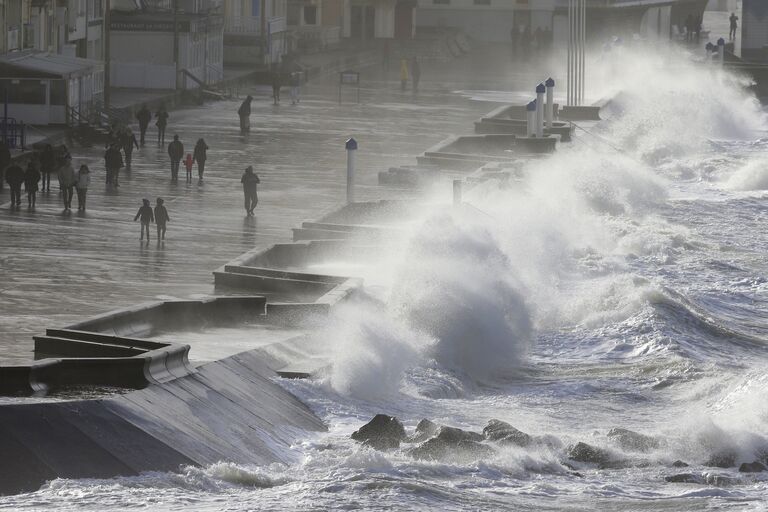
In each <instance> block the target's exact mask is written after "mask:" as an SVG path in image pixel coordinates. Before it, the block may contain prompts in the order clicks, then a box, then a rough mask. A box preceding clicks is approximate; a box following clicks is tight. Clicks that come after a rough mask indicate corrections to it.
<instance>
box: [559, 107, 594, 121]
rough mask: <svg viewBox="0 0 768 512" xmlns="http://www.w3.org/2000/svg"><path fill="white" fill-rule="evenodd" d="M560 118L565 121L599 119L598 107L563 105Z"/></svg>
mask: <svg viewBox="0 0 768 512" xmlns="http://www.w3.org/2000/svg"><path fill="white" fill-rule="evenodd" d="M560 119H565V120H567V121H600V107H596V106H583V107H575V106H565V107H563V110H562V111H561V112H560Z"/></svg>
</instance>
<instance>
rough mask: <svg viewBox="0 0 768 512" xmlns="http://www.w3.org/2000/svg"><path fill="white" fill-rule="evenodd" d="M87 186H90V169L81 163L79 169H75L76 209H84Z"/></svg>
mask: <svg viewBox="0 0 768 512" xmlns="http://www.w3.org/2000/svg"><path fill="white" fill-rule="evenodd" d="M89 186H91V170H90V169H89V168H88V166H87V165H85V164H83V165H81V166H80V170H79V171H77V182H76V183H75V190H76V191H77V209H78V211H85V196H86V194H87V193H88V187H89Z"/></svg>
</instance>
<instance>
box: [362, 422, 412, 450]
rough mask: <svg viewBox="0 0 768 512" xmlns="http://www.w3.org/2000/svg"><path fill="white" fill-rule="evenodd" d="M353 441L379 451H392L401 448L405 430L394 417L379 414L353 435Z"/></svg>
mask: <svg viewBox="0 0 768 512" xmlns="http://www.w3.org/2000/svg"><path fill="white" fill-rule="evenodd" d="M352 439H354V440H355V441H360V442H361V443H364V444H366V445H368V446H370V447H372V448H375V449H377V450H391V449H393V448H398V447H399V446H400V441H402V440H404V439H405V428H404V427H403V424H402V423H400V421H398V419H397V418H395V417H394V416H387V415H386V414H377V415H376V416H374V418H373V419H372V420H371V421H369V422H368V423H366V424H365V425H363V426H362V427H360V429H359V430H356V431H355V432H353V433H352Z"/></svg>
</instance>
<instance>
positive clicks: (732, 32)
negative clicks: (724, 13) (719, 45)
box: [728, 12, 739, 41]
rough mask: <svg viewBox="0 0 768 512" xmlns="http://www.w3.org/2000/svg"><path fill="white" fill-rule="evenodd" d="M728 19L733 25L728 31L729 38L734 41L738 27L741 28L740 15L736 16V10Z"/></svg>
mask: <svg viewBox="0 0 768 512" xmlns="http://www.w3.org/2000/svg"><path fill="white" fill-rule="evenodd" d="M728 21H729V23H730V27H731V30H730V31H729V32H728V39H730V40H731V41H733V40H735V39H736V29H737V28H739V17H738V16H736V13H735V12H732V13H731V15H730V17H729V18H728Z"/></svg>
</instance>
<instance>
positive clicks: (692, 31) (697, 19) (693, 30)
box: [685, 14, 704, 44]
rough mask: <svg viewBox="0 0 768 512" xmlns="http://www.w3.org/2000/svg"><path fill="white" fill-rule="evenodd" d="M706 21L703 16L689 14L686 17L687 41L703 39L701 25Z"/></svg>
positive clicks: (696, 41) (694, 41)
mask: <svg viewBox="0 0 768 512" xmlns="http://www.w3.org/2000/svg"><path fill="white" fill-rule="evenodd" d="M703 23H704V17H703V16H694V15H693V14H689V15H688V17H687V18H685V41H686V42H687V43H696V44H698V43H699V40H700V39H701V26H702V24H703Z"/></svg>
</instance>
